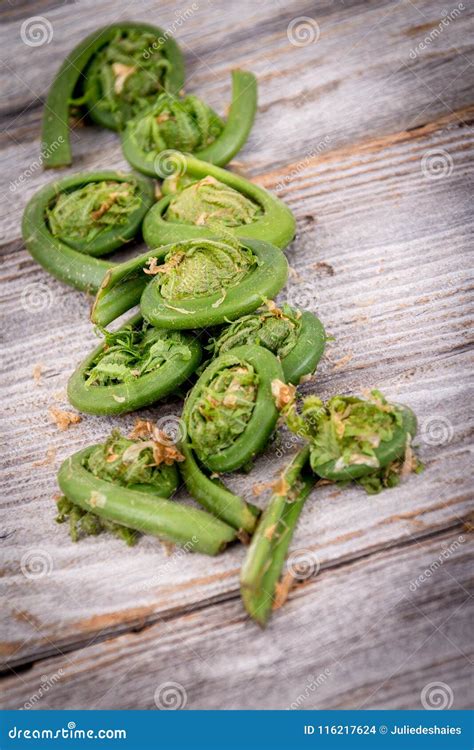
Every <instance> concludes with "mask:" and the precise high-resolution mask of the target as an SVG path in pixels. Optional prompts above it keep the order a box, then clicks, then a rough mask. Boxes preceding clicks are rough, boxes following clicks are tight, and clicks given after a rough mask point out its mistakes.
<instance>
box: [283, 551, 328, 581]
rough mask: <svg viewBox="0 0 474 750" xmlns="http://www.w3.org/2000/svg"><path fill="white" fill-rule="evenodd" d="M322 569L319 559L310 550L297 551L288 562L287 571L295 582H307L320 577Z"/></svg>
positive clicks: (289, 557)
mask: <svg viewBox="0 0 474 750" xmlns="http://www.w3.org/2000/svg"><path fill="white" fill-rule="evenodd" d="M320 567H321V563H320V561H319V559H318V558H317V557H316V555H315V554H314V552H313V551H312V550H310V549H296V550H294V551H293V552H292V553H291V554H290V555H289V556H288V559H287V561H286V569H287V571H288V572H289V573H291V575H292V577H293V578H294V579H295V581H307V580H308V578H314V577H315V576H317V575H318V573H319V570H320Z"/></svg>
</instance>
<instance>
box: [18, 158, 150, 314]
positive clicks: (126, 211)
mask: <svg viewBox="0 0 474 750" xmlns="http://www.w3.org/2000/svg"><path fill="white" fill-rule="evenodd" d="M153 201H154V188H153V184H152V182H151V181H150V180H147V179H146V178H144V177H142V176H140V175H131V174H124V173H123V172H91V173H81V174H76V175H74V176H73V177H67V178H65V179H63V180H59V181H58V182H53V183H51V184H49V185H46V186H45V187H44V188H42V189H41V190H40V191H39V192H37V193H36V194H35V195H34V196H33V197H32V198H31V200H30V201H29V203H28V205H27V206H26V208H25V211H24V214H23V223H22V234H23V240H24V242H25V245H26V248H27V250H29V252H30V254H31V255H32V256H33V258H34V259H35V260H36V261H37V262H38V263H39V264H40V265H41V266H43V268H44V269H45V270H46V271H48V272H49V273H50V274H52V275H53V276H55V277H56V278H57V279H59V280H60V281H63V282H64V283H66V284H69V285H70V286H73V287H75V288H76V289H81V290H83V291H87V292H96V291H97V290H98V289H99V287H100V285H101V283H102V281H103V279H104V276H105V274H106V273H107V271H108V270H109V269H110V268H112V267H113V265H114V264H113V263H110V262H108V261H104V260H100V259H98V258H97V257H95V256H101V255H104V254H106V253H110V252H112V251H113V250H116V249H117V248H119V247H121V246H122V245H123V244H124V243H126V242H128V241H129V240H131V239H132V238H134V237H135V236H136V235H137V234H138V233H139V231H140V227H141V223H142V221H143V217H144V216H145V214H146V212H147V211H148V209H149V208H150V206H151V205H152V204H153ZM144 284H145V280H144V279H143V278H140V279H138V280H137V279H134V280H133V281H132V282H131V283H130V284H128V285H127V288H126V289H124V290H123V294H122V299H121V301H120V302H119V303H118V309H119V310H121V312H125V310H128V309H129V308H130V307H132V306H133V305H134V304H136V302H137V301H138V299H139V298H140V294H141V292H142V290H143V287H144ZM124 304H125V307H124V306H123V305H124ZM119 314H120V312H118V313H117V315H119Z"/></svg>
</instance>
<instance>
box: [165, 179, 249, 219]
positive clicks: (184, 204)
mask: <svg viewBox="0 0 474 750" xmlns="http://www.w3.org/2000/svg"><path fill="white" fill-rule="evenodd" d="M261 214H262V209H261V208H260V206H259V205H258V204H257V203H254V202H253V201H251V200H249V198H247V197H246V196H245V195H243V194H242V193H239V191H238V190H234V188H231V187H229V186H228V185H225V184H224V183H223V182H219V181H218V180H216V179H215V177H212V176H211V175H209V176H208V177H204V178H203V179H202V180H198V182H194V183H193V184H191V185H189V186H188V187H186V188H185V189H184V190H183V191H182V192H180V193H177V194H176V195H173V196H172V197H171V199H170V201H169V203H168V207H167V209H166V214H165V218H166V221H169V222H172V223H174V224H192V225H194V226H202V225H204V224H205V223H206V221H209V218H212V221H214V222H219V223H221V224H223V225H224V226H225V227H239V226H243V225H246V224H252V222H254V221H255V220H256V219H257V218H258V217H259V216H260V215H261Z"/></svg>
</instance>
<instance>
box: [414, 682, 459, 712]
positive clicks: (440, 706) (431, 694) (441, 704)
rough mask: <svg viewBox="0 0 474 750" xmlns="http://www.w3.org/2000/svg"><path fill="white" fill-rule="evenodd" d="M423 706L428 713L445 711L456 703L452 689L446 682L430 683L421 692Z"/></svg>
mask: <svg viewBox="0 0 474 750" xmlns="http://www.w3.org/2000/svg"><path fill="white" fill-rule="evenodd" d="M420 698H421V705H422V706H423V708H425V709H426V710H427V711H444V710H445V709H448V708H451V706H452V705H453V701H454V693H453V690H452V688H451V687H450V686H449V685H447V684H446V683H445V682H429V683H428V684H427V685H425V687H424V688H423V690H422V691H421V696H420Z"/></svg>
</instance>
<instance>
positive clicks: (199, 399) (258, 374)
mask: <svg viewBox="0 0 474 750" xmlns="http://www.w3.org/2000/svg"><path fill="white" fill-rule="evenodd" d="M282 379H283V371H282V368H281V365H280V363H279V362H278V360H277V358H276V357H275V356H274V355H273V354H272V353H271V352H269V351H267V350H266V349H263V348H262V347H258V346H251V345H249V346H240V347H237V348H236V349H233V350H232V351H230V352H228V353H227V354H222V355H221V356H220V357H218V358H217V359H215V360H214V361H213V362H211V364H210V365H208V367H207V368H206V369H205V370H204V372H203V373H202V375H201V376H200V378H199V380H198V381H197V383H196V385H195V386H194V388H193V389H192V391H191V392H190V393H189V395H188V397H187V399H186V402H185V405H184V410H183V419H184V421H185V425H186V429H187V435H188V441H189V444H190V446H191V448H192V449H193V451H194V452H195V454H196V456H197V457H198V459H199V460H200V462H201V463H202V464H203V465H204V466H205V467H206V468H207V469H209V470H210V471H214V472H227V471H233V470H235V469H239V468H241V467H242V466H245V465H246V464H248V463H249V462H250V461H252V460H253V459H254V458H255V456H256V455H258V453H260V452H261V451H262V450H263V449H264V448H265V446H266V444H267V442H268V439H269V437H270V434H271V432H272V431H273V429H274V427H275V425H276V422H277V419H278V416H279V410H278V408H277V405H276V403H275V398H274V392H273V390H272V389H273V384H274V383H275V382H278V383H280V382H281V381H282Z"/></svg>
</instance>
